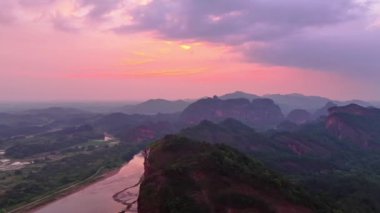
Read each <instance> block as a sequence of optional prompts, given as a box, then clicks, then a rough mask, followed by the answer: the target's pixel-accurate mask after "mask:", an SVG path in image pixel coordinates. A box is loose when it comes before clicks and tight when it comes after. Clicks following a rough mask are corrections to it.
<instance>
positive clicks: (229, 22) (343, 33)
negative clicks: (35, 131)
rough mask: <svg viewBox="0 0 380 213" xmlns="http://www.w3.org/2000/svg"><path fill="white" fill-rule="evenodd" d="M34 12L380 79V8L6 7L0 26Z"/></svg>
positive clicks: (154, 0)
mask: <svg viewBox="0 0 380 213" xmlns="http://www.w3.org/2000/svg"><path fill="white" fill-rule="evenodd" d="M14 8H18V11H16V10H14ZM41 8H42V9H41ZM31 11H32V13H33V11H34V15H35V16H38V17H39V20H40V19H44V20H45V21H48V22H50V24H51V25H52V26H53V27H55V28H56V29H58V30H61V31H66V32H79V31H81V30H83V29H87V30H103V31H104V30H112V31H114V32H116V33H118V34H122V35H126V37H127V36H128V35H129V34H130V33H135V32H146V31H148V32H155V33H156V35H158V36H159V37H162V38H165V39H174V40H181V41H188V40H189V41H201V42H204V41H206V42H212V43H218V44H223V45H228V46H230V47H232V48H233V49H234V50H235V51H237V52H240V53H241V54H242V55H243V56H245V59H246V60H247V61H250V62H254V63H261V64H266V65H276V66H289V67H298V68H307V69H315V70H322V71H335V72H347V73H363V74H369V75H373V74H378V73H379V72H380V60H378V57H377V56H379V55H380V21H379V20H380V19H379V17H380V0H318V1H316V0H282V1H278V0H207V1H199V0H107V1H104V0H72V1H63V0H18V1H12V0H2V1H1V2H0V24H2V25H5V24H10V23H12V22H13V21H15V20H16V21H17V18H20V17H18V16H23V15H25V14H27V13H28V12H29V13H30V12H31ZM20 14H21V15H20ZM41 17H42V18H41ZM32 20H33V21H35V18H33V19H32Z"/></svg>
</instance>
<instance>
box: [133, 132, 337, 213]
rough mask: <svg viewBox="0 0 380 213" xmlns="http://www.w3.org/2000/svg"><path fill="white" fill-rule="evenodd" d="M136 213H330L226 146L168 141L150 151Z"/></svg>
mask: <svg viewBox="0 0 380 213" xmlns="http://www.w3.org/2000/svg"><path fill="white" fill-rule="evenodd" d="M147 163H148V168H149V170H148V173H147V174H146V176H145V179H144V181H143V183H142V185H141V188H140V197H139V212H141V213H145V212H150V213H156V212H157V213H161V212H165V213H172V212H205V213H206V212H221V213H223V212H227V209H234V212H255V211H258V212H267V213H272V212H274V209H275V208H276V207H278V206H279V205H282V204H283V203H286V204H287V205H289V206H292V208H295V209H298V212H302V210H306V211H312V210H319V211H321V212H333V209H334V208H333V207H331V206H330V205H329V204H328V203H327V202H324V201H320V200H319V199H318V198H316V197H315V196H312V195H311V194H308V193H307V192H305V191H304V190H303V189H302V188H301V187H299V186H296V185H295V184H293V183H291V182H289V181H288V180H286V179H285V178H283V177H282V176H280V175H278V174H276V173H274V172H272V171H270V170H268V169H267V168H265V167H264V166H263V164H262V163H260V162H259V161H257V160H255V159H252V158H249V157H247V156H245V155H243V154H242V153H240V152H238V151H236V150H234V149H232V148H230V147H228V146H226V145H221V144H217V145H210V144H207V143H200V142H196V141H192V140H189V139H187V138H184V137H179V136H167V137H165V138H164V139H163V140H161V141H159V142H157V143H156V144H154V145H153V146H152V147H151V150H150V154H149V158H148V161H147Z"/></svg>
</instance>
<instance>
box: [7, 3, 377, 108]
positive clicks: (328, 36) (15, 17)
mask: <svg viewBox="0 0 380 213" xmlns="http://www.w3.org/2000/svg"><path fill="white" fill-rule="evenodd" d="M236 90H242V91H246V92H251V93H256V94H259V95H261V94H268V93H295V92H297V93H303V94H306V95H321V96H327V97H330V98H335V99H354V98H360V99H364V100H380V0H281V1H279V0H0V101H53V100H54V101H55V100H60V101H89V100H143V99H148V98H168V99H178V98H196V97H201V96H205V95H214V94H223V93H227V92H232V91H236Z"/></svg>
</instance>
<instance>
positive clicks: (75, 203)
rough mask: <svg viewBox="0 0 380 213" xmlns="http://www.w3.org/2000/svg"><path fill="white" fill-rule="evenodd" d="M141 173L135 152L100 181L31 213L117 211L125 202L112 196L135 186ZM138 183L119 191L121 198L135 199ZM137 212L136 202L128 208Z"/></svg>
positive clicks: (141, 162) (110, 212)
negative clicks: (120, 166) (112, 172)
mask: <svg viewBox="0 0 380 213" xmlns="http://www.w3.org/2000/svg"><path fill="white" fill-rule="evenodd" d="M143 173H144V157H143V155H142V154H137V155H135V156H134V157H133V159H132V160H131V161H129V162H128V163H127V164H125V165H124V166H123V167H122V168H121V169H120V170H119V172H118V173H117V174H115V175H113V176H110V177H108V178H106V179H103V180H100V181H98V182H96V183H93V184H91V185H89V186H87V187H86V188H84V189H81V190H79V191H77V192H74V193H73V194H70V195H67V196H66V197H63V198H60V199H59V200H56V201H54V202H52V203H50V204H47V205H45V206H42V207H40V208H39V209H37V210H34V211H32V212H33V213H67V212H72V213H118V212H120V211H121V210H123V209H125V205H123V204H121V203H118V202H116V201H115V200H114V199H113V197H112V196H113V195H115V194H116V193H118V192H120V191H121V190H123V189H125V188H127V187H130V186H133V185H136V183H138V182H139V180H140V178H141V176H142V175H143ZM138 191H139V186H137V187H134V188H131V189H129V190H127V191H125V192H122V193H119V195H118V197H119V198H121V199H122V200H124V201H134V200H136V199H137V196H138ZM126 212H128V213H130V212H137V204H134V205H133V206H132V208H131V209H130V210H128V211H126Z"/></svg>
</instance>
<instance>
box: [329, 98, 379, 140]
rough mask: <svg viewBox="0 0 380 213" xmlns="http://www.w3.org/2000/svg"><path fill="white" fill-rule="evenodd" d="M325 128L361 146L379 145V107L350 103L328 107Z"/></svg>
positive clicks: (340, 137)
mask: <svg viewBox="0 0 380 213" xmlns="http://www.w3.org/2000/svg"><path fill="white" fill-rule="evenodd" d="M325 126H326V128H327V130H328V131H329V132H330V133H331V134H333V135H334V136H336V137H338V138H339V139H340V140H348V141H351V142H353V143H354V144H357V145H359V146H361V147H364V148H368V147H377V148H379V147H380V144H379V142H380V140H379V139H380V109H377V108H372V107H362V106H359V105H356V104H350V105H347V106H343V107H333V108H330V109H329V116H328V118H327V120H326V124H325Z"/></svg>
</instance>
